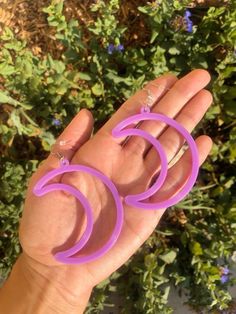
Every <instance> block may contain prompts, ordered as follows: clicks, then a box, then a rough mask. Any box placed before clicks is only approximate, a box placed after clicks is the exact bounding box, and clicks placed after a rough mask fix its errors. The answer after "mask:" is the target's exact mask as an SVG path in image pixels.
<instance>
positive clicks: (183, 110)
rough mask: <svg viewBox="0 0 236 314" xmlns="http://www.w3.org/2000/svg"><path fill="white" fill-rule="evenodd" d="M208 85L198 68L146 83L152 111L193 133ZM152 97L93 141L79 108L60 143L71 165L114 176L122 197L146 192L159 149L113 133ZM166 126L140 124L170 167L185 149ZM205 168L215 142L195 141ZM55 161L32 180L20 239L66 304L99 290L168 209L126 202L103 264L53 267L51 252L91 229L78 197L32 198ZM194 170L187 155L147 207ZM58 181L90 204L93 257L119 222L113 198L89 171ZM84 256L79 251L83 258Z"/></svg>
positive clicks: (133, 102) (134, 104) (129, 104)
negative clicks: (121, 222)
mask: <svg viewBox="0 0 236 314" xmlns="http://www.w3.org/2000/svg"><path fill="white" fill-rule="evenodd" d="M209 80H210V76H209V74H208V72H206V71H205V70H194V71H192V72H191V73H189V74H188V75H186V76H185V77H183V78H181V79H179V80H178V79H177V78H176V77H175V76H173V75H170V74H168V75H164V76H162V77H160V78H158V79H156V80H155V81H153V83H155V84H156V85H158V86H159V88H157V87H155V86H154V85H151V84H149V85H148V86H146V88H149V89H150V90H151V91H152V93H153V95H154V96H155V105H153V107H152V112H157V113H162V114H165V115H167V116H169V117H171V118H175V120H176V121H177V122H179V123H180V124H181V125H183V126H184V127H185V128H186V129H187V130H188V131H189V132H191V131H192V130H193V129H194V128H195V126H196V125H197V123H198V122H199V121H200V120H201V119H202V117H203V115H204V113H205V112H206V110H207V109H208V107H209V106H210V104H211V102H212V96H211V93H210V92H208V91H207V90H205V89H203V88H204V87H205V86H206V85H207V84H208V83H209ZM146 99H147V93H146V92H145V91H143V90H141V91H138V92H137V93H136V94H135V95H134V96H132V97H131V98H130V99H129V100H127V101H126V102H125V103H124V104H123V105H122V106H121V107H120V109H119V110H118V111H117V112H116V113H115V114H114V115H113V116H112V118H111V119H110V120H109V121H108V122H107V123H106V124H105V125H104V126H103V127H102V128H101V129H100V130H99V131H98V132H97V133H96V134H95V135H94V136H93V137H92V138H90V136H91V132H92V127H93V119H92V116H91V114H90V112H89V111H87V110H81V111H80V112H79V113H78V115H77V116H76V117H75V118H74V119H73V121H72V122H71V123H70V124H69V125H68V126H67V128H66V129H65V130H64V132H63V133H62V134H61V136H60V137H59V139H58V140H57V142H58V141H60V140H66V141H70V143H72V144H73V147H74V150H70V149H68V150H67V151H65V154H64V155H65V156H66V157H67V158H68V159H69V160H70V163H71V164H83V165H87V166H90V167H93V168H95V169H97V170H99V171H101V172H102V173H103V174H105V175H106V176H107V177H109V178H110V179H111V180H112V181H113V182H114V184H115V185H116V187H117V188H118V191H119V193H120V195H121V196H122V197H124V196H127V195H129V194H136V193H141V192H144V191H145V190H146V189H147V188H148V186H149V184H150V183H151V179H152V177H153V175H154V174H155V173H156V172H157V171H158V167H159V159H158V156H157V153H156V151H155V150H154V149H153V148H152V147H151V145H150V143H147V142H146V141H145V140H144V139H142V138H140V137H130V138H129V139H128V141H126V142H125V144H124V142H122V140H124V139H115V138H113V137H112V135H111V131H112V129H113V128H114V127H115V126H116V125H117V124H118V123H119V122H120V121H122V120H123V119H125V118H127V117H129V116H131V115H133V114H136V113H139V111H140V101H143V102H144V103H145V100H146ZM164 127H165V126H164V125H163V123H158V122H155V121H145V122H142V124H141V125H140V126H139V128H140V129H143V130H146V131H147V132H149V133H150V134H152V135H153V136H155V137H156V138H158V140H159V141H160V142H161V144H162V147H163V148H164V150H165V152H166V155H167V157H168V160H169V161H170V160H171V159H172V158H173V156H174V155H175V154H176V152H178V151H179V149H180V148H181V147H182V145H183V139H182V137H181V136H180V135H179V134H178V133H177V131H175V130H174V129H173V128H164ZM196 144H197V147H198V151H199V159H200V163H202V162H203V161H204V160H205V158H206V157H207V155H208V153H209V151H210V149H211V145H212V142H211V139H210V138H209V137H208V136H200V137H198V138H197V139H196ZM58 167H59V161H58V159H57V158H56V157H55V156H53V155H52V154H50V156H49V157H48V158H47V159H46V160H45V161H44V162H43V164H42V165H41V166H40V167H39V169H38V170H37V172H36V173H35V174H34V175H33V177H32V178H31V180H30V184H29V188H28V191H27V197H26V202H25V206H24V211H23V217H22V220H21V224H20V241H21V245H22V247H23V251H24V255H25V259H26V260H27V263H29V265H30V267H32V268H34V269H35V270H36V271H37V272H38V273H42V275H43V276H46V275H45V274H48V273H49V272H50V273H52V272H53V273H54V274H56V275H54V278H55V282H56V283H57V284H58V287H60V288H59V289H61V291H62V293H65V294H66V295H67V296H68V298H70V295H71V296H75V299H76V295H79V293H80V292H81V289H85V288H86V287H87V288H88V289H89V288H91V287H94V286H95V285H97V284H98V283H99V282H101V281H102V280H103V279H105V278H107V277H108V276H109V275H110V274H111V273H113V272H114V271H116V270H117V269H118V268H119V267H120V266H121V265H122V264H124V263H125V262H126V261H127V260H128V259H129V258H130V256H131V255H132V254H134V253H135V251H136V250H137V249H138V248H139V247H140V246H141V245H142V244H143V243H144V241H145V240H146V239H147V238H148V237H149V236H150V235H151V233H152V232H153V230H154V229H155V227H156V225H157V224H158V222H159V220H160V218H161V216H162V214H163V213H164V211H165V209H164V208H163V209H162V210H156V211H155V210H146V211H145V210H140V209H137V208H132V207H130V206H127V205H125V204H124V225H123V228H122V231H121V234H120V236H119V238H118V241H117V242H116V244H115V245H114V247H113V248H112V249H111V250H110V251H109V252H107V253H106V254H105V255H104V256H103V257H101V258H100V259H98V260H96V261H93V262H90V263H88V264H82V265H64V264H60V263H58V262H57V261H55V259H54V257H53V255H52V250H53V249H54V250H55V248H57V250H56V251H63V250H65V249H68V248H70V247H71V246H73V245H74V244H75V243H76V242H78V240H79V238H80V236H81V234H82V233H83V231H84V227H85V225H86V219H85V217H84V213H83V208H82V207H81V204H79V202H78V201H77V200H76V199H75V198H74V196H72V195H69V194H67V193H66V192H63V191H55V192H53V193H48V194H47V195H45V196H42V197H37V196H35V195H34V194H33V193H32V189H33V187H34V185H35V184H36V182H37V181H38V180H39V179H40V178H41V177H42V176H43V175H44V174H46V173H47V172H48V171H50V170H52V169H54V168H58ZM190 172H191V154H190V153H189V151H188V150H187V151H186V152H185V153H184V154H183V156H182V157H181V158H180V159H179V160H178V161H177V162H176V163H175V164H174V166H173V167H172V168H171V169H170V170H169V172H168V177H167V180H166V182H165V184H164V186H163V187H162V188H161V190H160V191H158V193H156V195H154V196H153V197H152V198H150V202H157V201H160V200H163V199H166V198H168V197H171V196H172V195H174V194H176V192H177V191H178V190H179V189H180V188H181V187H182V186H183V185H184V183H185V181H186V179H187V178H188V176H189V173H190ZM53 182H62V183H66V184H69V185H72V186H75V187H76V188H77V189H78V190H80V191H81V192H82V193H83V194H84V195H85V196H86V198H87V199H88V200H89V202H90V204H91V206H92V208H93V213H94V219H95V222H96V223H95V225H94V231H93V233H92V236H91V238H90V240H89V242H88V244H87V245H86V247H85V248H83V249H82V250H81V253H85V254H88V253H91V252H93V251H95V250H97V249H98V248H100V247H101V246H102V245H103V244H104V243H105V242H106V241H107V240H108V239H109V236H110V234H111V232H112V230H113V226H114V223H115V220H116V210H115V207H114V201H113V198H112V196H111V193H110V192H109V191H108V190H107V189H106V188H105V187H104V185H103V183H102V182H100V181H99V180H98V179H96V178H95V177H92V176H90V175H88V174H86V173H82V172H74V173H69V174H64V175H62V176H60V177H57V178H56V179H55V180H54V181H53ZM79 254H80V253H79Z"/></svg>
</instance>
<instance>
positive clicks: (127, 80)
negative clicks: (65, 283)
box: [0, 0, 236, 314]
mask: <svg viewBox="0 0 236 314" xmlns="http://www.w3.org/2000/svg"><path fill="white" fill-rule="evenodd" d="M190 2H191V1H184V0H183V1H174V0H172V1H170V0H162V1H154V2H152V3H148V2H147V3H146V4H145V5H144V4H143V1H137V6H136V8H135V14H136V18H137V19H138V20H139V21H142V23H140V25H142V29H140V30H139V29H136V28H132V27H130V23H131V22H130V20H129V19H127V20H123V19H121V18H120V16H121V10H122V6H124V5H125V3H126V2H124V1H118V0H110V1H102V0H99V1H96V2H94V4H92V5H91V6H90V7H88V10H89V11H90V15H91V16H92V17H93V22H92V23H90V24H88V25H87V26H85V25H79V23H78V21H76V20H74V19H71V20H67V19H66V18H65V16H64V13H63V1H61V2H59V3H58V1H52V3H51V5H50V6H49V7H47V8H45V9H44V12H45V14H46V15H47V19H48V23H49V25H50V26H51V27H52V28H53V29H54V31H55V40H56V41H58V42H60V44H61V45H62V46H63V51H62V53H61V57H60V60H55V59H54V58H53V57H52V56H51V55H50V54H47V55H44V56H43V57H42V58H40V57H38V56H36V55H34V54H33V52H32V51H31V49H30V48H29V47H28V43H27V42H24V41H22V40H19V39H17V38H16V37H15V35H14V33H13V32H12V30H10V29H9V28H5V29H4V32H3V33H2V34H1V37H0V39H1V42H0V46H1V51H0V75H1V76H0V103H1V107H0V110H1V114H0V119H1V124H0V143H1V144H0V151H1V160H0V161H1V163H0V173H1V182H0V195H1V201H0V209H1V215H0V244H1V246H0V257H1V262H0V271H1V274H2V276H7V274H8V273H9V271H10V268H11V266H12V264H13V263H14V261H15V259H16V257H17V256H18V254H19V252H20V246H19V242H18V237H17V228H18V223H19V218H20V215H21V211H22V205H23V200H24V193H25V190H26V187H27V180H28V178H29V177H30V176H31V174H32V172H33V171H34V170H35V169H36V168H37V165H38V161H40V160H42V159H43V158H45V156H46V155H47V153H48V151H49V150H50V147H51V145H52V144H53V143H54V141H55V138H56V137H57V135H58V134H59V133H60V132H61V131H62V129H63V126H64V125H66V124H67V123H68V122H69V121H70V120H71V119H72V118H73V116H74V115H75V114H76V113H77V112H78V111H79V110H80V108H84V107H86V108H88V109H90V110H91V111H92V112H93V114H94V117H95V120H96V125H95V130H96V129H97V128H99V127H100V126H101V125H102V124H103V123H104V121H105V120H107V119H108V118H109V117H110V115H111V114H112V113H113V112H114V111H115V110H116V109H117V108H118V107H119V106H120V105H121V103H122V102H123V101H124V100H125V99H127V98H128V97H130V96H131V95H132V94H133V93H134V92H135V91H136V90H138V89H140V88H141V87H142V86H143V85H144V84H145V83H146V82H148V81H149V80H152V79H154V78H155V77H157V76H159V75H161V74H163V73H164V72H167V71H171V72H173V73H175V74H177V75H183V74H185V73H187V72H188V71H190V70H191V69H194V68H204V69H207V70H208V71H209V72H210V73H211V76H212V81H211V86H210V90H211V91H212V93H213V96H214V105H213V106H212V107H211V109H210V110H209V111H208V113H207V115H206V118H205V119H204V121H203V122H202V123H201V124H200V126H199V128H198V130H197V133H198V132H199V133H201V134H202V133H206V134H208V135H210V136H211V137H212V138H213V141H214V147H213V150H212V152H211V155H210V157H209V158H208V160H207V161H206V162H205V164H204V165H203V167H202V170H201V172H200V175H199V180H198V184H197V185H196V187H195V188H194V189H193V191H192V193H191V194H190V195H189V196H188V197H187V198H186V199H185V200H184V201H183V202H181V203H179V204H178V205H177V206H175V207H174V208H170V209H168V210H167V211H166V213H165V215H164V217H163V219H162V221H161V223H160V225H159V226H158V227H157V229H156V231H155V232H154V233H153V235H152V236H151V237H150V238H149V239H148V240H147V241H146V243H145V245H144V246H143V247H142V249H140V250H139V252H137V254H135V256H134V257H133V258H132V259H131V260H130V261H129V262H128V263H127V264H126V265H124V266H123V267H122V268H121V269H120V270H119V271H118V272H116V273H114V274H113V275H112V276H111V278H110V279H108V280H106V281H104V282H103V283H101V285H99V286H98V287H97V289H96V291H95V292H94V295H93V298H92V300H91V304H90V306H89V307H88V310H87V313H98V312H99V311H100V310H101V309H103V307H104V306H106V305H107V306H109V303H107V302H108V301H109V300H108V295H111V296H112V295H113V294H114V293H115V292H116V291H119V293H120V294H121V295H120V298H121V299H122V304H123V307H124V308H123V310H122V311H123V312H122V313H137V314H138V313H145V314H147V313H153V314H154V313H163V314H165V313H172V312H173V310H172V309H171V308H170V307H169V306H168V295H169V291H170V287H172V286H173V285H175V286H176V287H177V288H178V289H179V290H180V291H182V292H183V293H185V294H186V295H187V296H188V298H189V303H190V304H191V305H192V306H193V307H194V308H196V309H199V310H204V311H205V312H208V311H210V310H217V309H218V310H224V309H227V308H228V306H229V304H230V302H231V300H232V296H230V294H229V293H228V291H227V289H228V287H229V285H231V284H234V283H235V282H236V280H235V279H234V278H232V276H231V274H226V275H224V271H225V269H226V270H227V268H229V270H230V269H231V266H232V263H233V262H235V259H236V257H235V255H236V197H235V194H233V191H235V187H236V180H235V175H236V170H235V161H236V146H235V142H236V106H235V102H234V100H235V95H236V86H235V70H236V65H235V64H236V50H235V45H236V22H235V21H236V4H235V2H234V1H232V2H230V1H228V2H227V3H226V4H224V5H223V4H222V5H220V6H219V7H217V8H216V7H213V6H212V7H206V6H202V7H197V6H196V7H193V6H190ZM187 8H188V10H190V12H191V17H188V18H186V15H185V13H186V9H187ZM191 23H193V27H192V26H191ZM134 31H135V32H139V33H140V34H141V35H140V39H139V40H136V41H135V40H133V39H132V38H135V36H137V34H136V33H132V32H134ZM112 45H113V46H112ZM22 182H23V184H22ZM224 276H225V277H224ZM116 293H117V292H116ZM110 305H111V304H110Z"/></svg>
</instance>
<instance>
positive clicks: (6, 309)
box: [0, 253, 92, 314]
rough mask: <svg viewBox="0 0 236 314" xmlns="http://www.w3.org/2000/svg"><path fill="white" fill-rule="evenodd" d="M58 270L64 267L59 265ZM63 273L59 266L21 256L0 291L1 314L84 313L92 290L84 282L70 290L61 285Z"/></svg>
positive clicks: (64, 275) (64, 274)
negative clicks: (44, 263)
mask: <svg viewBox="0 0 236 314" xmlns="http://www.w3.org/2000/svg"><path fill="white" fill-rule="evenodd" d="M61 267H64V265H62V266H61ZM62 277H64V278H66V271H65V270H64V271H62V270H60V266H46V265H42V264H40V263H38V262H37V261H34V260H32V259H31V258H29V257H28V256H27V255H26V254H24V253H22V254H21V255H20V256H19V258H18V259H17V261H16V263H15V264H14V266H13V269H12V272H11V274H10V276H9V278H8V279H7V281H6V282H5V284H4V285H3V287H2V289H1V290H0V304H1V309H3V312H1V313H3V314H5V313H6V314H13V313H14V314H15V313H18V314H26V313H35V314H44V313H47V314H51V313H52V314H55V313H58V314H64V313H65V314H67V313H70V314H73V313H76V314H79V313H83V312H84V310H85V308H86V306H87V303H88V301H89V297H90V295H91V292H92V288H90V287H86V286H85V285H84V283H81V285H80V286H79V288H78V283H77V286H76V289H74V290H73V291H72V286H71V285H68V286H67V285H66V279H65V284H63V278H62Z"/></svg>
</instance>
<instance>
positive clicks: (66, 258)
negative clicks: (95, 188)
mask: <svg viewBox="0 0 236 314" xmlns="http://www.w3.org/2000/svg"><path fill="white" fill-rule="evenodd" d="M73 171H84V172H87V173H89V174H92V175H94V176H95V177H97V178H99V179H100V180H101V181H102V182H103V183H104V184H105V185H106V186H107V188H108V189H109V190H110V192H111V193H112V195H113V198H114V201H115V204H116V212H117V217H116V224H115V227H114V229H113V232H112V234H111V236H110V238H109V240H108V241H107V242H106V243H105V244H104V245H103V246H102V247H101V248H100V249H99V250H97V251H96V252H94V253H92V254H89V255H86V256H80V257H71V255H73V254H75V253H78V251H79V250H81V249H82V248H83V247H84V246H85V244H86V243H87V242H88V240H89V238H90V236H91V233H92V230H93V215H92V208H91V206H90V204H89V202H88V200H87V199H86V197H85V196H84V195H83V194H82V193H81V192H80V191H79V190H77V189H76V188H74V187H72V186H70V185H67V184H63V183H54V184H49V185H46V184H47V183H48V181H49V180H51V179H53V178H54V177H55V176H57V175H60V174H63V173H67V172H73ZM45 185H46V186H45ZM55 190H64V191H66V192H69V193H70V194H72V195H74V196H75V197H76V198H77V199H78V200H79V201H80V203H81V204H82V205H83V207H84V210H85V214H86V217H87V226H86V228H85V231H84V233H83V235H82V237H81V238H80V240H79V241H78V242H77V243H76V244H75V245H74V246H73V247H72V248H70V249H68V250H65V251H62V252H57V253H55V254H54V257H55V259H56V260H57V261H59V262H62V263H65V264H83V263H87V262H90V261H93V260H95V259H97V258H99V257H101V256H102V255H104V254H105V253H106V252H107V251H108V250H110V249H111V248H112V247H113V245H114V244H115V243H116V241H117V239H118V237H119V235H120V232H121V229H122V225H123V220H124V211H123V205H122V202H121V199H120V196H119V193H118V191H117V189H116V187H115V185H114V184H113V182H112V181H111V180H110V179H109V178H107V177H106V176H105V175H103V174H102V173H101V172H99V171H97V170H95V169H93V168H90V167H87V166H83V165H67V164H66V165H65V166H62V167H60V168H58V169H54V170H52V171H50V172H49V173H47V174H46V175H45V176H43V177H42V178H41V179H40V180H39V181H38V182H37V184H36V185H35V186H34V189H33V193H34V194H35V195H37V196H42V195H45V194H47V193H49V192H51V191H55Z"/></svg>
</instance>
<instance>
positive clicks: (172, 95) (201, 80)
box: [125, 69, 210, 157]
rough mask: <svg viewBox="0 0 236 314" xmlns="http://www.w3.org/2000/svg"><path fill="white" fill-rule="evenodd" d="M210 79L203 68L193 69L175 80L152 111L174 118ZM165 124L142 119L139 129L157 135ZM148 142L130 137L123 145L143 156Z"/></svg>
mask: <svg viewBox="0 0 236 314" xmlns="http://www.w3.org/2000/svg"><path fill="white" fill-rule="evenodd" d="M209 81H210V75H209V73H208V72H207V71H205V70H200V69H198V70H194V71H192V72H190V73H189V74H187V75H185V76H184V77H183V78H181V79H180V80H178V81H176V82H175V84H174V85H173V86H172V88H171V89H170V90H169V91H168V92H167V93H166V94H165V95H164V96H163V97H162V98H161V99H160V101H159V102H158V103H157V104H156V105H155V106H154V107H153V108H152V110H151V111H152V112H154V113H161V114H164V115H166V116H168V117H170V118H174V117H175V116H176V115H177V114H178V113H179V111H180V110H181V109H182V108H183V107H184V106H185V105H186V103H187V102H189V101H190V99H191V98H192V97H194V96H195V95H196V94H197V93H198V92H199V91H200V90H202V89H203V88H204V87H205V86H206V85H207V84H208V83H209ZM165 127H166V125H165V124H164V123H157V122H155V121H144V122H143V123H142V124H141V125H140V126H139V129H141V130H144V131H146V132H148V133H149V134H151V135H153V136H154V137H157V136H159V135H160V133H161V132H163V130H164V128H165ZM150 146H151V145H150V143H148V142H147V141H145V140H144V139H143V138H141V137H131V138H130V139H129V141H128V142H127V143H126V145H125V149H127V151H129V152H131V153H132V152H135V153H136V154H140V155H142V156H143V157H144V156H145V154H146V153H147V151H148V150H149V149H150Z"/></svg>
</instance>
